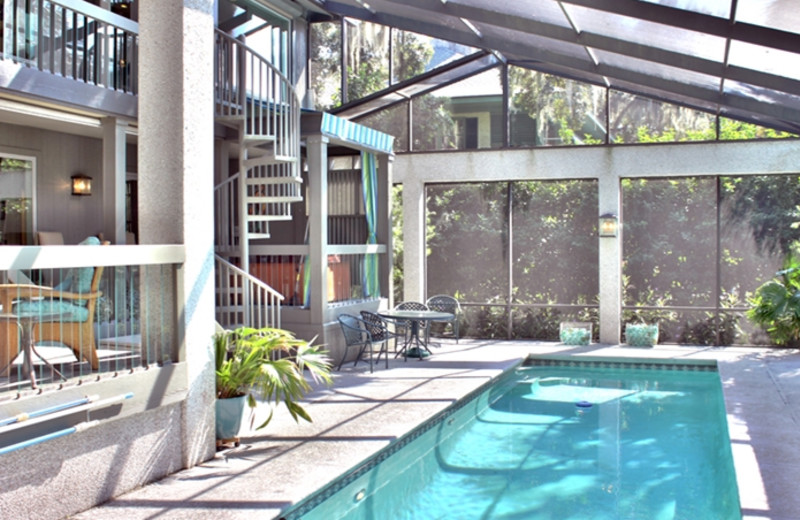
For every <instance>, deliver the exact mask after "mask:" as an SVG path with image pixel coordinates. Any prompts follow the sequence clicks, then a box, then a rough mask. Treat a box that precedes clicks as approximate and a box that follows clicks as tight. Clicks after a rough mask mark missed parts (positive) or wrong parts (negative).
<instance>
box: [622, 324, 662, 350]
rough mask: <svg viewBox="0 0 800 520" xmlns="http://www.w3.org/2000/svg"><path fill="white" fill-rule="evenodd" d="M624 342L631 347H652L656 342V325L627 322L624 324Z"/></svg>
mask: <svg viewBox="0 0 800 520" xmlns="http://www.w3.org/2000/svg"><path fill="white" fill-rule="evenodd" d="M625 342H626V343H627V344H628V346H631V347H652V346H653V345H655V344H656V343H658V325H644V324H634V323H629V324H628V325H626V326H625Z"/></svg>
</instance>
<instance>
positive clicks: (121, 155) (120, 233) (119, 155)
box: [102, 117, 128, 244]
mask: <svg viewBox="0 0 800 520" xmlns="http://www.w3.org/2000/svg"><path fill="white" fill-rule="evenodd" d="M127 128H128V124H127V123H126V122H125V121H120V120H119V119H117V118H115V117H107V118H105V119H103V184H102V186H103V193H102V196H103V235H104V238H105V239H106V240H110V241H111V243H112V244H124V243H125V174H126V170H127V166H126V160H125V158H126V153H125V146H126V143H125V131H126V129H127Z"/></svg>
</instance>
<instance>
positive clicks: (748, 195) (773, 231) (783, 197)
mask: <svg viewBox="0 0 800 520" xmlns="http://www.w3.org/2000/svg"><path fill="white" fill-rule="evenodd" d="M721 196H722V199H723V201H724V204H725V206H724V207H725V210H726V213H727V214H726V220H727V222H728V225H731V226H733V225H738V224H741V223H746V224H747V225H748V226H749V227H750V230H751V231H752V234H753V238H754V239H755V242H756V245H757V246H758V249H759V251H761V252H764V253H769V254H771V253H780V254H782V255H785V254H788V252H789V250H790V248H791V245H792V243H793V242H794V241H796V240H798V239H800V230H798V228H797V226H795V225H794V223H795V222H796V220H797V211H798V208H797V201H798V200H800V176H798V175H769V176H768V175H755V176H743V177H728V178H725V179H723V184H722V189H721Z"/></svg>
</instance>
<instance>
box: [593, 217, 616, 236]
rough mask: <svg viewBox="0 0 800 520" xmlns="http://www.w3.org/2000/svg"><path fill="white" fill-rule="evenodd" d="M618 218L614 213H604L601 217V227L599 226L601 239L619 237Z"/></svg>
mask: <svg viewBox="0 0 800 520" xmlns="http://www.w3.org/2000/svg"><path fill="white" fill-rule="evenodd" d="M617 227H618V226H617V216H616V215H614V214H613V213H604V214H603V215H600V225H599V226H598V234H599V235H600V236H601V237H615V236H617Z"/></svg>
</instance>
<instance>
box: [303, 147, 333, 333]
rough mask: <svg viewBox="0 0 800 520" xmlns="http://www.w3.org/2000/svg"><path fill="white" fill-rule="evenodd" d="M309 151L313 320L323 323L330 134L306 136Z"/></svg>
mask: <svg viewBox="0 0 800 520" xmlns="http://www.w3.org/2000/svg"><path fill="white" fill-rule="evenodd" d="M306 150H307V153H308V207H309V215H308V220H309V228H308V247H309V258H308V264H309V268H310V269H311V278H310V283H311V302H310V306H309V310H310V311H311V323H312V324H322V323H324V321H325V311H326V310H327V308H328V138H327V137H324V136H321V135H312V136H309V137H308V138H307V139H306Z"/></svg>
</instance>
